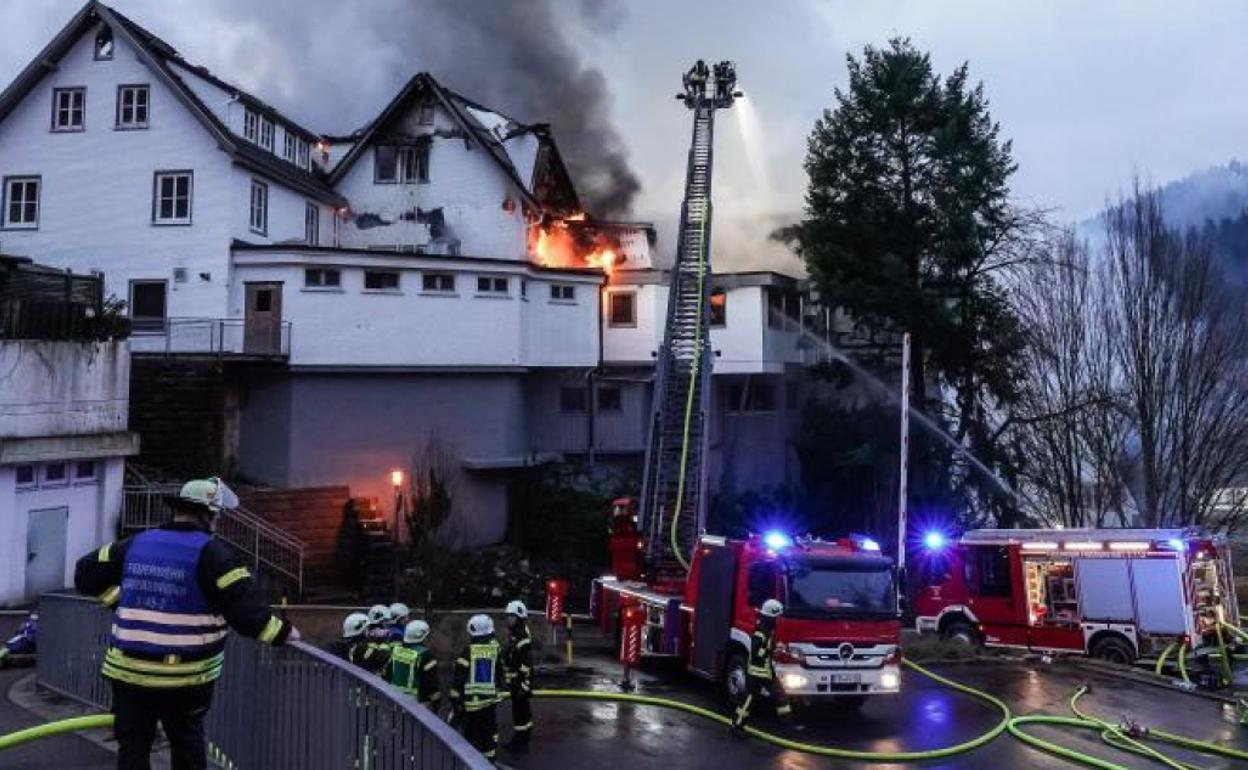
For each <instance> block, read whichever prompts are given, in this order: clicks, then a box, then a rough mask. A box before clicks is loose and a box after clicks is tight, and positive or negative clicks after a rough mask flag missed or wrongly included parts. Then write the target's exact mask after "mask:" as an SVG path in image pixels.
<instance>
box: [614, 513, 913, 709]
mask: <svg viewBox="0 0 1248 770" xmlns="http://www.w3.org/2000/svg"><path fill="white" fill-rule="evenodd" d="M630 511H631V501H630V500H627V499H623V500H617V501H615V504H614V506H613V515H612V521H613V527H612V538H611V539H612V556H613V559H612V567H613V569H615V570H616V571H617V573H618V574H614V575H609V576H605V577H602V578H600V579H598V580H595V581H594V585H593V591H592V593H591V614H592V615H593V617H594V619H595V620H596V621H597V622H598V624H599V625H600V627H601V629H602V631H603V632H604V633H606V634H608V635H618V634H619V633H620V623H621V616H622V613H623V612H624V611H625V609H626V608H628V607H639V608H641V610H643V613H644V614H643V617H644V620H643V626H642V633H641V645H642V653H643V655H645V656H650V657H669V658H676V659H679V660H680V661H682V662H683V663H684V665H685V667H686V668H687V669H688V670H689V671H692V672H694V673H696V674H698V675H701V676H704V677H706V678H708V679H711V680H714V681H718V682H721V683H723V685H724V688H725V691H726V693H727V695H728V696H729V698H731V699H733V700H737V699H740V698H743V697H744V695H745V687H746V663H747V660H748V657H749V650H750V636H751V634H752V633H753V632H754V625H755V617H756V613H757V611H758V608H759V607H760V606H761V605H762V603H763V602H764V601H766V600H767V599H779V600H780V602H781V603H782V604H784V607H785V611H784V615H782V616H781V617H780V618H779V619H778V620H777V622H776V641H777V646H776V652H775V658H774V662H775V668H776V678H777V680H778V682H779V684H780V686H781V687H783V688H784V691H785V693H786V694H787V695H788V696H789V697H791V698H796V699H798V700H807V699H818V698H828V697H834V696H839V697H840V698H841V701H842V702H843V703H846V704H848V705H858V704H861V703H862V702H863V699H864V698H865V696H867V695H878V694H881V693H895V692H897V690H898V686H899V684H900V672H899V668H898V667H899V664H900V661H901V657H900V655H901V653H900V646H899V645H900V634H901V621H900V616H899V614H898V608H897V579H896V570H895V569H894V565H893V560H892V559H890V558H887V557H885V556H883V555H882V554H881V553H880V547H879V545H878V544H877V543H876V542H875V541H874V540H872V539H870V538H868V537H864V536H861V535H855V536H851V537H848V538H843V539H841V540H837V541H835V542H826V541H822V540H817V539H814V538H790V537H789V536H788V535H786V534H784V533H782V532H776V531H773V532H768V533H766V534H764V535H755V536H751V537H749V538H748V539H741V540H736V539H728V538H724V537H715V536H711V535H703V536H702V537H700V538H699V539H698V544H697V548H696V550H695V551H694V553H693V561H692V564H691V565H690V566H691V569H690V571H689V574H688V577H687V579H686V580H684V581H683V586H682V585H671V584H669V585H658V584H656V583H655V582H653V581H649V580H643V579H642V575H640V574H639V572H638V571H637V570H638V566H639V562H638V561H637V559H636V558H635V557H634V556H633V555H632V554H634V553H636V551H637V543H638V540H637V532H636V527H635V525H632V524H631V523H630V522H631V520H632V516H631V515H630ZM630 551H631V553H630Z"/></svg>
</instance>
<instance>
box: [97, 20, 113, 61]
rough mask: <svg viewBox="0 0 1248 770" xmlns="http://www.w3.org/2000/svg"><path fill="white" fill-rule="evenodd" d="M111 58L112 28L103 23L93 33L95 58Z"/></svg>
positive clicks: (99, 59)
mask: <svg viewBox="0 0 1248 770" xmlns="http://www.w3.org/2000/svg"><path fill="white" fill-rule="evenodd" d="M112 58H113V29H112V27H110V26H108V25H107V24H105V25H104V26H102V27H100V31H99V32H96V33H95V60H96V61H108V60H109V59H112Z"/></svg>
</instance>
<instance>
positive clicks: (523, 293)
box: [520, 278, 529, 299]
mask: <svg viewBox="0 0 1248 770" xmlns="http://www.w3.org/2000/svg"><path fill="white" fill-rule="evenodd" d="M520 298H521V299H528V298H529V282H528V281H526V280H524V279H523V278H521V279H520Z"/></svg>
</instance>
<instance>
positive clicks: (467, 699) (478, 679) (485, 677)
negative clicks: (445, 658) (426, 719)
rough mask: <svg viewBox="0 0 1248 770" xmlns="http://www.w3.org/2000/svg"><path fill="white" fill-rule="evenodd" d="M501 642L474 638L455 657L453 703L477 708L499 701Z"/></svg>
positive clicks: (458, 706)
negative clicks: (499, 643)
mask: <svg viewBox="0 0 1248 770" xmlns="http://www.w3.org/2000/svg"><path fill="white" fill-rule="evenodd" d="M499 654H500V648H499V645H498V642H497V641H495V640H494V639H492V638H480V639H476V640H474V641H473V642H472V643H471V644H469V645H468V646H467V647H466V648H465V649H464V650H462V651H461V652H460V654H459V657H458V658H456V659H455V677H454V680H453V682H452V685H451V705H452V706H453V707H454V708H456V709H461V708H462V709H464V710H465V711H478V710H480V709H483V708H488V707H490V706H493V705H494V704H496V703H498V699H499V679H500V676H499V674H500V672H499V668H500V667H499Z"/></svg>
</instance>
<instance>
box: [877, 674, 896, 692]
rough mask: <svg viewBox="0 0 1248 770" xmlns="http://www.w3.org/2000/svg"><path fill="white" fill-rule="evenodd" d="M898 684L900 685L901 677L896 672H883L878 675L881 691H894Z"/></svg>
mask: <svg viewBox="0 0 1248 770" xmlns="http://www.w3.org/2000/svg"><path fill="white" fill-rule="evenodd" d="M899 684H901V677H900V676H898V675H897V672H896V671H885V672H883V673H881V674H880V689H881V690H896V689H897V686H898V685H899Z"/></svg>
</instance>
